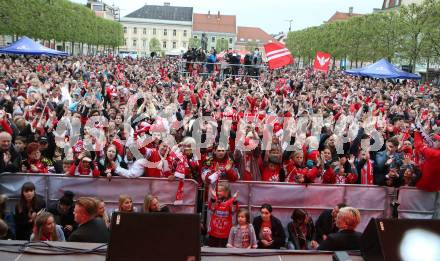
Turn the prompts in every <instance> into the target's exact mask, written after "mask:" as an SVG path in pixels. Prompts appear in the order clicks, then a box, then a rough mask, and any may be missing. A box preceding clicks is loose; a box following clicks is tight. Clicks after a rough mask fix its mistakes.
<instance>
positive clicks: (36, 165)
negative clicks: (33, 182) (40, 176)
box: [23, 142, 48, 173]
mask: <svg viewBox="0 0 440 261" xmlns="http://www.w3.org/2000/svg"><path fill="white" fill-rule="evenodd" d="M26 150H27V155H28V159H27V160H26V161H25V162H24V163H23V172H26V173H47V172H48V169H47V165H46V164H44V163H43V162H41V152H40V144H38V143H36V142H32V143H30V144H29V145H28V146H27V149H26Z"/></svg>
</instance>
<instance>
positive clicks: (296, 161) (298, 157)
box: [284, 150, 318, 184]
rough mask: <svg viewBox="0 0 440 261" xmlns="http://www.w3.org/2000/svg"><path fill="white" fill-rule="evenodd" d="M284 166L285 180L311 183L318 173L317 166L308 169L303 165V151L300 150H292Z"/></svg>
mask: <svg viewBox="0 0 440 261" xmlns="http://www.w3.org/2000/svg"><path fill="white" fill-rule="evenodd" d="M284 168H285V171H286V182H290V183H299V184H303V183H313V182H315V178H316V176H317V175H318V168H317V167H312V168H311V169H309V168H307V167H305V166H304V152H303V151H302V150H297V151H295V152H293V154H292V156H291V158H290V159H289V160H288V161H287V162H286V164H285V166H284Z"/></svg>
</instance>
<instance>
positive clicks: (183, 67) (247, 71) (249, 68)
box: [179, 60, 267, 79]
mask: <svg viewBox="0 0 440 261" xmlns="http://www.w3.org/2000/svg"><path fill="white" fill-rule="evenodd" d="M187 65H191V66H193V69H194V70H196V71H199V72H198V74H199V75H202V76H204V75H206V76H209V75H210V73H209V72H208V70H207V68H206V66H207V65H213V66H214V69H213V70H212V72H215V71H217V72H218V73H219V76H220V78H221V79H224V78H225V77H250V78H260V77H261V75H263V74H265V73H267V66H266V65H264V64H260V65H255V64H254V65H252V64H250V65H246V64H229V63H227V64H225V63H219V62H215V63H210V62H193V61H191V62H188V61H183V60H182V61H181V64H180V70H179V74H180V75H189V74H190V71H187ZM195 65H198V66H201V68H198V69H197V68H194V66H195ZM232 68H235V69H236V70H237V74H233V73H232V71H230V72H229V73H225V70H227V69H231V70H232ZM255 69H257V70H258V74H256V71H255Z"/></svg>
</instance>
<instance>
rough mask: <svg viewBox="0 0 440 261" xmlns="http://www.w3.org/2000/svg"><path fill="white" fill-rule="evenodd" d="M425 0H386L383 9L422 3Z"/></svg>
mask: <svg viewBox="0 0 440 261" xmlns="http://www.w3.org/2000/svg"><path fill="white" fill-rule="evenodd" d="M423 1H424V0H384V1H383V5H382V10H386V9H391V8H396V7H399V6H401V5H410V4H421V3H423Z"/></svg>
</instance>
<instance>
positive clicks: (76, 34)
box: [0, 0, 123, 47]
mask: <svg viewBox="0 0 440 261" xmlns="http://www.w3.org/2000/svg"><path fill="white" fill-rule="evenodd" d="M0 34H3V35H12V36H17V37H18V36H28V37H31V38H34V39H41V40H49V41H64V42H72V43H75V42H76V43H81V46H82V45H83V44H94V45H103V46H106V47H117V46H119V45H122V42H123V31H122V26H121V24H119V23H118V22H115V21H110V20H105V19H103V18H100V17H97V16H96V15H95V14H94V13H93V12H92V10H90V9H89V8H87V7H85V6H83V5H81V4H76V3H72V2H70V1H68V0H57V1H47V0H14V1H7V0H0Z"/></svg>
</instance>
